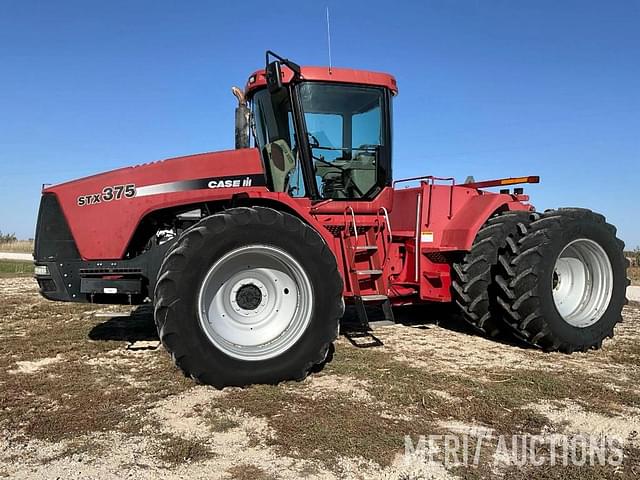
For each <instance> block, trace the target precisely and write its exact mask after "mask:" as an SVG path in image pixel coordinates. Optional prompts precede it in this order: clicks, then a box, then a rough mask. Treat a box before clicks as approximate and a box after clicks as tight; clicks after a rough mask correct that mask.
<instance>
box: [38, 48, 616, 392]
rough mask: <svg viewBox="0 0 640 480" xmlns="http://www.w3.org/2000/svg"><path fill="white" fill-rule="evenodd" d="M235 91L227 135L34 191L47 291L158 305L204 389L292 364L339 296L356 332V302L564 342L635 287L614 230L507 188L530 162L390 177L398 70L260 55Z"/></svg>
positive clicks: (566, 348)
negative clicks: (260, 62)
mask: <svg viewBox="0 0 640 480" xmlns="http://www.w3.org/2000/svg"><path fill="white" fill-rule="evenodd" d="M233 91H234V94H235V95H236V97H237V98H238V100H239V105H238V108H237V109H236V149H235V150H232V151H225V152H216V153H204V154H200V155H191V156H187V157H180V158H173V159H169V160H164V161H160V162H154V163H147V164H142V165H137V166H134V167H127V168H121V169H118V170H114V171H111V172H106V173H102V174H98V175H94V176H91V177H87V178H82V179H79V180H75V181H72V182H68V183H63V184H60V185H55V186H51V187H47V188H45V189H44V190H43V193H42V200H41V204H40V213H39V217H38V226H37V235H36V243H35V263H36V278H37V280H38V283H39V286H40V291H41V293H42V295H44V296H45V297H46V298H48V299H51V300H61V301H73V302H96V303H112V304H117V303H122V304H141V303H145V302H150V303H152V304H153V305H154V309H155V310H154V312H155V322H156V325H157V328H158V334H159V336H160V339H161V340H162V343H163V344H164V346H165V348H166V349H167V350H168V351H169V352H170V353H171V355H172V356H173V358H174V360H175V362H176V364H177V365H178V366H179V367H180V368H181V369H182V370H183V371H184V372H185V374H187V375H189V376H191V377H193V378H194V379H195V380H197V381H199V382H202V383H206V384H211V385H215V386H217V387H223V386H226V385H246V384H250V383H277V382H280V381H282V380H287V379H302V378H304V377H305V376H306V375H307V374H308V373H309V371H310V370H311V369H312V367H314V365H316V364H319V363H322V362H323V361H325V359H326V357H327V353H328V351H329V349H330V346H331V344H332V342H333V341H334V340H335V339H336V337H337V335H338V327H339V321H340V319H341V317H342V316H343V313H344V310H345V304H352V305H354V306H355V307H356V308H355V310H356V311H357V313H358V318H359V319H360V323H361V324H362V327H363V329H366V328H367V326H368V320H367V308H366V306H368V305H379V306H381V307H382V311H383V312H384V314H385V316H386V318H387V319H392V318H393V313H392V307H393V306H398V305H408V304H419V303H433V302H436V303H446V302H455V303H456V304H457V305H458V306H459V309H460V312H461V314H462V317H463V318H464V319H465V320H466V321H467V322H468V323H469V324H471V325H472V326H473V327H474V328H475V329H477V330H478V331H479V332H482V333H484V334H486V335H488V336H495V335H496V334H498V332H499V331H503V330H504V331H509V332H512V333H513V334H515V335H516V336H517V337H519V338H520V339H522V340H524V341H526V342H528V343H530V344H532V345H535V346H537V347H540V348H542V349H544V350H560V351H563V352H568V353H569V352H572V351H575V350H580V351H584V350H587V349H590V348H599V347H600V346H601V345H602V341H603V339H605V338H606V337H610V336H612V335H613V328H614V326H615V325H616V323H617V322H618V321H619V320H620V318H621V311H622V307H623V305H624V304H625V302H626V299H625V290H626V286H627V284H628V281H627V278H626V268H627V264H626V260H625V257H624V255H623V243H622V242H621V241H620V240H618V239H617V238H616V230H615V228H614V227H613V226H611V225H609V224H607V223H606V222H605V219H604V217H603V216H602V215H599V214H596V213H593V212H591V211H589V210H583V209H578V208H568V209H559V210H550V211H546V212H544V213H536V212H535V210H534V208H533V207H532V206H531V205H529V204H528V200H529V197H528V196H527V195H525V194H524V193H523V189H522V188H513V190H511V189H510V188H509V187H510V186H512V185H516V184H524V183H534V182H538V177H519V178H506V179H499V180H491V181H483V182H471V183H464V184H456V182H455V180H454V179H453V178H437V177H433V176H424V177H417V178H410V179H402V180H395V181H394V180H393V176H392V162H391V152H392V148H391V146H392V144H391V141H392V134H391V103H392V100H393V97H394V96H395V95H396V94H397V93H398V90H397V86H396V81H395V79H394V78H393V77H392V76H391V75H387V74H384V73H374V72H368V71H362V70H350V69H342V68H332V69H328V68H318V67H300V66H298V65H297V64H295V63H294V62H292V61H290V60H288V59H285V58H282V57H280V56H278V55H276V54H274V53H273V52H267V54H266V66H265V69H264V70H259V71H257V72H255V73H253V74H252V75H251V76H250V77H249V80H248V82H247V85H246V87H245V89H244V91H241V90H240V89H238V88H234V89H233ZM251 137H252V138H253V141H251V140H250V138H251ZM251 143H252V144H253V147H251ZM408 181H412V182H413V185H414V186H409V187H406V188H398V184H399V183H401V182H408ZM490 187H501V190H500V192H499V193H494V192H489V191H487V190H485V188H490Z"/></svg>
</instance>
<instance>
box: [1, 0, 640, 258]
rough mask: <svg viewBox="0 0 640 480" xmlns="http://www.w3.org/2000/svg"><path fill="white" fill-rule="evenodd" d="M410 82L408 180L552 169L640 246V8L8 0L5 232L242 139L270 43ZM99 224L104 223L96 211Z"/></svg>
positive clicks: (547, 202) (566, 189)
mask: <svg viewBox="0 0 640 480" xmlns="http://www.w3.org/2000/svg"><path fill="white" fill-rule="evenodd" d="M326 5H328V6H329V7H330V10H331V27H332V32H331V35H332V54H333V63H334V65H337V66H348V67H353V68H362V69H371V70H381V71H387V72H390V73H393V74H395V75H396V77H397V79H398V84H399V88H400V95H399V96H398V97H397V98H396V101H395V105H394V117H395V118H394V121H395V126H394V142H395V143H394V161H395V176H396V177H397V178H399V177H403V176H413V175H417V174H434V175H441V176H455V177H456V178H457V179H459V180H461V181H462V180H464V178H466V176H467V175H474V176H475V178H476V179H478V180H479V179H483V178H484V179H488V178H494V177H500V176H519V175H534V174H537V175H540V176H541V177H542V183H541V184H540V185H539V186H530V187H528V188H527V191H528V192H529V193H530V194H531V195H532V201H533V203H534V204H535V205H536V206H537V207H538V209H539V210H542V209H546V208H552V207H556V206H585V207H589V208H593V209H596V210H598V211H601V212H602V213H604V214H605V215H606V216H607V218H608V219H609V220H610V221H611V222H612V223H614V224H616V225H617V226H618V228H619V235H620V237H621V238H622V239H623V240H625V242H626V243H627V245H628V246H629V247H630V248H632V247H634V246H636V245H640V222H638V209H639V207H638V203H639V202H638V201H637V200H636V198H637V196H638V193H639V192H638V190H639V187H640V28H639V25H640V2H639V1H637V0H636V1H615V2H605V1H601V2H591V1H563V2H557V1H546V0H536V1H518V2H512V1H507V0H500V1H498V0H495V1H477V0H476V1H471V0H469V1H461V0H441V1H430V0H427V1H415V2H403V1H396V2H392V3H389V2H377V1H362V2H360V1H358V2H346V1H336V0H326V1H322V2H317V1H296V2H275V1H273V2H254V1H243V2H238V3H235V2H214V1H209V2H196V1H190V2H178V1H114V0H110V1H108V2H85V1H60V2H45V1H42V2H34V1H28V0H21V1H10V0H0V166H1V167H2V168H1V170H0V172H1V173H0V229H1V230H3V231H14V232H16V234H18V236H20V237H24V238H26V237H30V236H32V235H33V231H34V225H35V219H36V213H37V205H38V200H39V191H40V185H41V184H42V183H56V182H59V181H63V180H68V179H72V178H75V177H79V176H83V175H87V174H91V173H96V172H99V171H104V170H110V169H113V168H116V167H120V166H125V165H130V164H136V163H144V162H148V161H152V160H157V159H162V158H167V157H171V156H177V155H184V154H189V153H196V152H203V151H214V150H220V149H226V148H231V147H232V146H233V109H234V106H235V101H234V99H233V97H232V96H231V94H230V92H229V89H230V87H231V86H232V85H244V82H245V81H246V78H247V76H248V74H249V73H250V72H252V71H253V70H255V69H257V68H261V67H262V66H263V62H264V50H265V49H267V48H269V49H272V50H275V51H277V52H279V53H281V54H283V55H285V56H288V57H290V58H292V59H294V60H295V61H297V62H299V63H302V64H309V65H323V64H326V63H327V49H326V33H325V28H326V26H325V20H324V18H325V6H326ZM96 220H97V221H99V219H96Z"/></svg>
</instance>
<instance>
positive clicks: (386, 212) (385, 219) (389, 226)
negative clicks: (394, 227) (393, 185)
mask: <svg viewBox="0 0 640 480" xmlns="http://www.w3.org/2000/svg"><path fill="white" fill-rule="evenodd" d="M380 210H382V213H384V221H385V222H386V224H387V230H389V244H391V242H392V241H393V235H392V234H391V222H390V221H389V212H388V211H387V208H386V207H380V208H379V209H378V212H380Z"/></svg>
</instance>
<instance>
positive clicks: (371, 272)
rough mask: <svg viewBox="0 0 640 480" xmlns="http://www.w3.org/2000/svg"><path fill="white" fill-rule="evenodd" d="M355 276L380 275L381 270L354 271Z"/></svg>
mask: <svg viewBox="0 0 640 480" xmlns="http://www.w3.org/2000/svg"><path fill="white" fill-rule="evenodd" d="M353 273H355V274H356V275H382V270H354V271H353Z"/></svg>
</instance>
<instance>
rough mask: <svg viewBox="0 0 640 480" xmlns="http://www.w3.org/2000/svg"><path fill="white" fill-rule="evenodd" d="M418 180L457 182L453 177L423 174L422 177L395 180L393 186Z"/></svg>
mask: <svg viewBox="0 0 640 480" xmlns="http://www.w3.org/2000/svg"><path fill="white" fill-rule="evenodd" d="M416 180H431V181H432V182H435V181H436V180H442V181H445V180H446V181H451V182H453V184H454V185H455V183H456V179H455V178H453V177H435V176H433V175H422V176H420V177H410V178H401V179H400V180H394V182H393V186H394V187H395V186H396V185H397V184H398V183H404V182H414V181H416Z"/></svg>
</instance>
